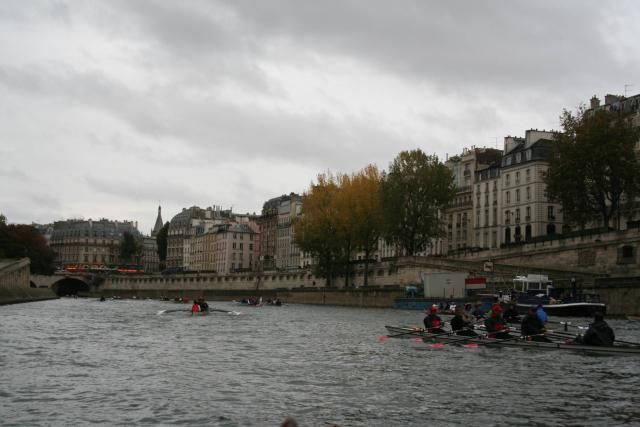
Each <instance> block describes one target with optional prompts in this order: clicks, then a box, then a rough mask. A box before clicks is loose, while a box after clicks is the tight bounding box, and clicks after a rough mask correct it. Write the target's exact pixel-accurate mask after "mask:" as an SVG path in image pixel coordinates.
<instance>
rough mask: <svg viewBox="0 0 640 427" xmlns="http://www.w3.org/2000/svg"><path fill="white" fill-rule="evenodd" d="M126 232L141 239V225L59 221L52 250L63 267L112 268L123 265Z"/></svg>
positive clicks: (54, 225)
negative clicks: (121, 251) (121, 245)
mask: <svg viewBox="0 0 640 427" xmlns="http://www.w3.org/2000/svg"><path fill="white" fill-rule="evenodd" d="M125 232H129V233H131V234H132V235H133V236H134V237H136V238H138V239H140V238H141V235H140V232H139V231H138V224H137V223H136V222H133V221H111V220H108V219H105V218H102V219H100V220H97V221H94V220H91V219H88V220H82V219H70V220H66V221H56V222H54V224H53V232H52V233H51V240H50V241H49V246H50V247H51V249H52V250H53V251H54V252H55V254H56V255H55V263H56V265H58V266H60V267H84V266H87V267H112V266H117V265H119V264H120V262H121V260H120V244H121V242H122V237H123V235H124V233H125Z"/></svg>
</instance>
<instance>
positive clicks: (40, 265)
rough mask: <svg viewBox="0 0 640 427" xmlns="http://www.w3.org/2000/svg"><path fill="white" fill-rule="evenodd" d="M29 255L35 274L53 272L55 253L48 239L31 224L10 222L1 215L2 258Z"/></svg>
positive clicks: (0, 251) (31, 268) (0, 244)
mask: <svg viewBox="0 0 640 427" xmlns="http://www.w3.org/2000/svg"><path fill="white" fill-rule="evenodd" d="M1 257H7V258H22V257H28V258H29V260H30V261H31V265H30V270H31V273H34V274H51V273H53V271H54V267H53V261H54V257H55V254H54V252H53V251H52V250H51V249H50V248H49V246H48V245H47V241H46V239H45V238H44V237H43V236H42V234H40V232H39V231H38V230H37V229H36V228H35V227H33V226H31V225H25V224H8V225H7V223H6V218H5V217H4V216H2V215H0V258H1Z"/></svg>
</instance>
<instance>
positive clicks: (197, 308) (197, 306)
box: [191, 300, 200, 316]
mask: <svg viewBox="0 0 640 427" xmlns="http://www.w3.org/2000/svg"><path fill="white" fill-rule="evenodd" d="M198 312H200V304H198V301H196V300H193V305H192V306H191V315H192V316H193V315H194V314H196V313H198Z"/></svg>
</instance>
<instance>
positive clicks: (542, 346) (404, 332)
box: [385, 326, 640, 355]
mask: <svg viewBox="0 0 640 427" xmlns="http://www.w3.org/2000/svg"><path fill="white" fill-rule="evenodd" d="M385 327H386V328H387V330H388V331H389V335H390V336H394V335H397V336H398V338H412V337H421V338H422V339H423V340H433V341H437V342H441V343H443V344H447V343H450V344H453V343H457V344H461V343H465V344H479V345H488V346H492V347H516V348H526V349H531V350H565V351H573V352H580V353H591V354H594V353H595V354H621V355H632V354H635V355H640V347H636V346H623V345H616V346H613V347H599V346H593V345H582V344H569V343H566V342H550V343H547V342H539V341H526V340H525V339H517V340H516V339H513V340H500V339H498V340H493V339H490V338H486V337H482V336H480V337H477V338H475V337H464V336H460V335H453V334H452V335H438V336H432V335H431V334H428V333H427V334H425V333H424V332H423V331H422V330H420V329H417V328H411V327H407V326H385Z"/></svg>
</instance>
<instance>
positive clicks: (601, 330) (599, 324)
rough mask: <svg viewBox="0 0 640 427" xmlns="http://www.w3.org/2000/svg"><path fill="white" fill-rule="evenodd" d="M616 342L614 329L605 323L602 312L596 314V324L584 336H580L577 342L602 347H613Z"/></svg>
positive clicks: (591, 325)
mask: <svg viewBox="0 0 640 427" xmlns="http://www.w3.org/2000/svg"><path fill="white" fill-rule="evenodd" d="M615 340H616V335H615V334H614V333H613V329H611V328H610V327H609V325H608V324H607V322H605V321H604V315H603V314H602V313H600V312H597V313H596V314H595V318H594V322H593V323H592V324H590V325H589V329H587V332H585V334H584V336H581V335H578V337H577V338H576V342H578V343H580V344H585V345H597V346H601V347H612V346H613V342H614V341H615Z"/></svg>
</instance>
